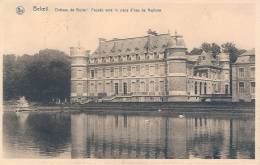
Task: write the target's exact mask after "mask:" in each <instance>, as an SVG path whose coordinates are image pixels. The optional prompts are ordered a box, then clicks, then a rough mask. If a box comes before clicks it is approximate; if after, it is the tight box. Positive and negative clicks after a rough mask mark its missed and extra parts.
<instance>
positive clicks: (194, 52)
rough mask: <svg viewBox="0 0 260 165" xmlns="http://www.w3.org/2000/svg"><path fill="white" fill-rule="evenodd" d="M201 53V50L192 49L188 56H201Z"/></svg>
mask: <svg viewBox="0 0 260 165" xmlns="http://www.w3.org/2000/svg"><path fill="white" fill-rule="evenodd" d="M201 53H202V49H200V48H193V49H192V50H191V52H190V54H192V55H194V54H201Z"/></svg>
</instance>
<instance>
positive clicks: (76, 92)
mask: <svg viewBox="0 0 260 165" xmlns="http://www.w3.org/2000/svg"><path fill="white" fill-rule="evenodd" d="M88 56H89V51H84V50H83V49H82V48H81V47H79V46H78V47H71V48H70V57H71V92H70V93H71V94H70V100H71V103H84V102H86V101H87V96H88V88H87V87H88V84H87V83H88V82H87V58H88Z"/></svg>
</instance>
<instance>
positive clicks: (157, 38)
mask: <svg viewBox="0 0 260 165" xmlns="http://www.w3.org/2000/svg"><path fill="white" fill-rule="evenodd" d="M176 45H180V46H183V47H184V46H185V45H184V41H183V39H178V41H177V43H176V40H175V39H174V37H173V36H171V35H170V34H169V33H167V34H157V35H147V36H143V37H135V38H125V39H112V40H107V41H102V42H100V44H99V46H98V48H97V49H96V51H95V52H93V54H92V55H93V56H114V55H119V54H121V55H123V54H137V53H144V52H147V51H148V49H149V50H151V51H153V52H164V51H165V49H166V48H168V47H170V46H171V47H172V46H176Z"/></svg>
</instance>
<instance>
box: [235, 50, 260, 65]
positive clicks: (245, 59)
mask: <svg viewBox="0 0 260 165" xmlns="http://www.w3.org/2000/svg"><path fill="white" fill-rule="evenodd" d="M243 63H255V49H251V50H248V51H246V52H245V53H243V54H241V55H240V56H238V58H237V60H236V62H235V64H243Z"/></svg>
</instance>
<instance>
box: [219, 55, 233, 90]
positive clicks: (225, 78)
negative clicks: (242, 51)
mask: <svg viewBox="0 0 260 165" xmlns="http://www.w3.org/2000/svg"><path fill="white" fill-rule="evenodd" d="M218 58H219V65H220V66H221V67H222V72H221V77H222V81H221V93H223V94H226V95H230V94H231V81H230V62H229V60H230V59H229V54H228V53H220V54H219V55H218Z"/></svg>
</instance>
